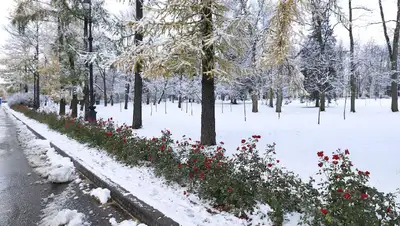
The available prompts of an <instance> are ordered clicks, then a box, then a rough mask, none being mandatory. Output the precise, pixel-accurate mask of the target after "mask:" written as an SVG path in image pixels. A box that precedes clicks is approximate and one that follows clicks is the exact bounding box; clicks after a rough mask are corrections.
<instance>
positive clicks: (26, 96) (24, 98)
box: [7, 93, 33, 107]
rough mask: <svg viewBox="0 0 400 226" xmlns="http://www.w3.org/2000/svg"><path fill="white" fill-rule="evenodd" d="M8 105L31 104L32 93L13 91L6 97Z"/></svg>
mask: <svg viewBox="0 0 400 226" xmlns="http://www.w3.org/2000/svg"><path fill="white" fill-rule="evenodd" d="M7 103H8V106H10V107H12V106H15V105H20V104H21V105H26V106H32V105H33V93H15V94H13V95H11V96H9V97H8V98H7Z"/></svg>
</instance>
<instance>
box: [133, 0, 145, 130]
mask: <svg viewBox="0 0 400 226" xmlns="http://www.w3.org/2000/svg"><path fill="white" fill-rule="evenodd" d="M142 18H143V0H136V19H137V20H138V21H139V20H141V19H142ZM142 41H143V34H142V33H140V32H138V31H137V32H136V33H135V43H136V45H139V44H140V42H142ZM141 73H142V64H141V62H136V67H135V90H134V101H133V121H132V128H133V129H139V128H142V93H143V80H142V76H141Z"/></svg>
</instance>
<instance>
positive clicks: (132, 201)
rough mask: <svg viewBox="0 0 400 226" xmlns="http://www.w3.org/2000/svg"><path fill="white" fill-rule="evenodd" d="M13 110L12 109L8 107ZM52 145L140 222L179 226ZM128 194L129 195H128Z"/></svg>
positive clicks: (38, 134)
mask: <svg viewBox="0 0 400 226" xmlns="http://www.w3.org/2000/svg"><path fill="white" fill-rule="evenodd" d="M8 110H11V109H7V111H8ZM8 112H9V113H10V114H11V115H12V116H14V117H15V118H16V119H17V120H18V121H20V122H22V123H23V124H24V125H25V126H26V127H27V128H28V129H29V130H30V131H31V132H32V133H33V134H35V136H36V137H38V138H39V139H42V140H47V139H46V138H45V137H44V136H42V135H41V134H40V133H38V132H36V131H35V130H34V129H32V128H31V127H30V126H28V125H27V124H26V123H24V122H23V121H22V120H21V119H19V118H18V117H17V116H15V115H14V114H13V113H12V112H11V111H8ZM50 146H51V147H52V148H54V149H55V150H56V151H57V152H58V154H60V155H61V156H63V157H68V158H70V159H71V161H72V162H73V164H74V166H75V168H76V169H77V170H78V171H79V172H81V173H82V174H83V175H84V176H85V177H87V178H88V179H89V180H90V181H92V182H93V183H94V184H95V185H96V186H97V187H102V188H107V189H108V190H110V192H111V198H112V199H113V200H114V201H115V202H116V203H118V204H119V205H120V206H121V207H122V208H123V209H125V210H126V211H127V212H128V213H129V214H131V215H132V216H133V217H135V218H136V219H138V220H139V221H140V222H142V223H144V224H147V225H148V226H179V225H180V224H178V223H177V222H175V221H174V220H172V219H171V218H169V217H167V216H165V215H164V214H163V213H161V212H160V211H158V210H157V209H154V208H153V207H152V206H150V205H148V204H147V203H145V202H143V201H142V200H140V199H138V198H137V197H135V196H133V195H132V194H130V193H129V192H128V191H126V190H125V189H124V188H122V187H121V186H119V185H118V184H115V183H114V182H112V181H111V180H110V179H109V178H107V180H104V179H101V178H100V177H98V176H97V175H96V174H94V173H93V172H91V171H90V170H89V169H87V168H86V167H85V166H83V165H82V164H81V163H79V162H78V161H76V160H75V159H73V158H71V157H70V156H69V155H68V154H66V153H65V152H64V151H63V150H62V149H60V148H59V147H57V146H56V145H54V144H53V143H52V142H50ZM127 194H128V195H127Z"/></svg>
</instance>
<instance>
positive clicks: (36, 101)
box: [33, 21, 40, 110]
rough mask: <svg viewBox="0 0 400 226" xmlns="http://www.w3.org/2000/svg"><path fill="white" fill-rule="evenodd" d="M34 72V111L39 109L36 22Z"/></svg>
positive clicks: (37, 26)
mask: <svg viewBox="0 0 400 226" xmlns="http://www.w3.org/2000/svg"><path fill="white" fill-rule="evenodd" d="M35 67H36V68H35V72H34V75H33V76H34V77H35V79H34V83H35V84H34V86H35V91H36V92H34V101H33V108H34V109H35V110H37V109H39V108H40V81H39V77H40V76H39V22H38V21H36V46H35Z"/></svg>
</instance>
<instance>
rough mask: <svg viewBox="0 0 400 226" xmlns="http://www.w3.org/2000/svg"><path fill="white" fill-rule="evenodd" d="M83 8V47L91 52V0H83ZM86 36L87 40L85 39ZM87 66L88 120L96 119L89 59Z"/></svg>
mask: <svg viewBox="0 0 400 226" xmlns="http://www.w3.org/2000/svg"><path fill="white" fill-rule="evenodd" d="M82 4H83V8H84V10H85V26H84V27H85V31H84V34H85V47H86V50H87V51H88V52H89V53H92V52H93V37H92V1H91V0H83V3H82ZM86 38H87V40H86ZM86 67H88V68H89V114H88V116H89V121H96V114H97V112H96V111H95V109H96V106H95V99H94V92H93V91H94V89H93V64H92V62H91V61H89V62H87V63H86Z"/></svg>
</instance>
